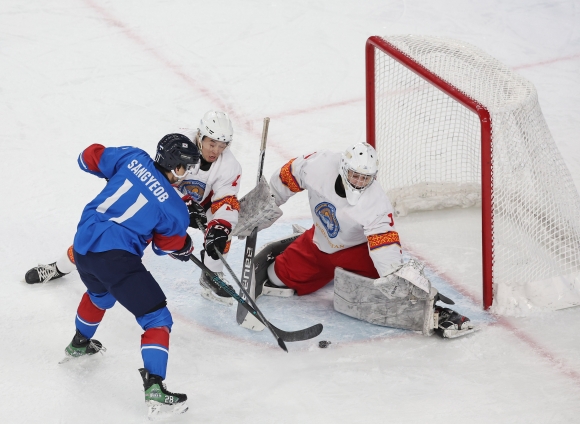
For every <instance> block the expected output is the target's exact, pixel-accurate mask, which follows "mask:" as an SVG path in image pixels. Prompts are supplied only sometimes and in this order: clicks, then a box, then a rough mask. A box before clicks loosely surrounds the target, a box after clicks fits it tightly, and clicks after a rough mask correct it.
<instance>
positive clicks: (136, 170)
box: [127, 159, 169, 203]
mask: <svg viewBox="0 0 580 424" xmlns="http://www.w3.org/2000/svg"><path fill="white" fill-rule="evenodd" d="M127 168H129V169H130V170H131V172H132V173H133V174H135V175H136V176H137V178H139V179H140V180H141V181H142V182H144V183H145V186H146V187H148V188H149V190H150V191H151V192H152V193H153V194H154V195H155V196H156V197H157V200H159V201H160V202H162V203H163V202H165V201H166V200H167V198H168V197H169V194H167V192H166V191H165V188H164V187H163V186H162V185H161V183H160V182H159V181H158V180H157V178H155V177H154V176H153V175H151V172H149V171H148V170H147V168H145V167H144V166H143V164H141V163H140V162H139V161H137V160H136V159H133V160H132V161H131V162H130V163H129V164H128V165H127Z"/></svg>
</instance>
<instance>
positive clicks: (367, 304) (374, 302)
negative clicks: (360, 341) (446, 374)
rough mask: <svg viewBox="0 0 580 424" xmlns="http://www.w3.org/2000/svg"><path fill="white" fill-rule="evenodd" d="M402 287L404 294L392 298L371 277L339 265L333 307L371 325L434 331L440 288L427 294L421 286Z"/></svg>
mask: <svg viewBox="0 0 580 424" xmlns="http://www.w3.org/2000/svg"><path fill="white" fill-rule="evenodd" d="M408 284H409V285H410V286H409V287H408V290H406V291H405V290H403V292H404V293H402V295H401V297H396V298H392V299H389V298H388V297H386V296H385V295H384V294H383V293H382V292H381V291H380V290H379V289H377V288H376V287H375V285H374V280H373V279H371V278H366V277H362V276H360V275H358V274H354V273H352V272H348V271H345V270H344V269H342V268H336V270H335V274H334V309H335V310H337V311H338V312H341V313H343V314H345V315H348V316H350V317H353V318H357V319H360V320H362V321H367V322H370V323H371V324H376V325H383V326H385V327H392V328H401V329H404V330H413V331H421V332H422V333H423V334H424V335H426V336H430V335H431V334H433V325H434V323H433V304H434V299H435V296H436V295H437V290H436V289H435V288H431V290H430V292H429V293H427V292H425V291H423V290H421V289H419V288H418V287H415V286H413V285H412V284H411V283H408Z"/></svg>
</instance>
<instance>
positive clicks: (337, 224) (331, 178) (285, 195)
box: [270, 151, 402, 276]
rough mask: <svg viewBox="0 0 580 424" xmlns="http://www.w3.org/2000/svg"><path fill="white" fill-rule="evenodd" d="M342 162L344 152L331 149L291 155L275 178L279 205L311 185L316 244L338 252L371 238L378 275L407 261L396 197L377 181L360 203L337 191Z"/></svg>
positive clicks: (370, 243) (275, 194)
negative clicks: (393, 202) (395, 210)
mask: <svg viewBox="0 0 580 424" xmlns="http://www.w3.org/2000/svg"><path fill="white" fill-rule="evenodd" d="M339 166H340V153H336V152H331V151H320V152H316V153H312V154H309V155H305V156H301V157H298V158H295V159H292V160H291V161H289V162H288V163H287V164H285V165H284V166H283V167H282V168H280V169H279V170H278V171H276V172H275V173H274V174H273V175H272V178H271V179H270V187H271V189H272V193H273V194H274V197H275V198H276V204H277V205H278V206H280V205H281V204H283V203H285V202H286V201H287V200H288V199H289V198H290V197H291V196H293V195H294V194H296V193H298V192H299V191H302V190H308V200H309V202H310V212H311V213H312V220H313V221H314V226H315V231H314V238H313V240H314V243H315V244H316V246H317V247H318V248H319V249H320V250H321V251H322V252H325V253H334V252H336V251H339V250H343V249H346V248H349V247H352V246H356V245H359V244H362V243H367V244H368V248H369V253H370V256H371V259H372V260H373V263H374V264H375V268H376V269H377V271H378V273H379V275H381V276H384V275H387V274H389V273H391V272H392V271H393V268H396V267H399V266H400V265H401V264H402V252H401V244H400V241H399V234H398V233H397V231H396V229H395V223H394V220H393V207H392V205H391V202H390V201H389V199H388V197H387V195H386V194H385V192H384V191H383V189H382V188H381V186H380V184H379V183H378V181H375V182H373V184H372V185H371V186H370V187H369V188H367V189H366V190H365V191H364V192H363V194H362V196H361V197H360V199H359V201H358V202H357V204H356V205H354V206H352V205H350V204H349V203H348V201H347V200H346V198H343V197H341V196H339V195H338V194H337V193H336V190H335V183H336V179H337V177H338V175H339Z"/></svg>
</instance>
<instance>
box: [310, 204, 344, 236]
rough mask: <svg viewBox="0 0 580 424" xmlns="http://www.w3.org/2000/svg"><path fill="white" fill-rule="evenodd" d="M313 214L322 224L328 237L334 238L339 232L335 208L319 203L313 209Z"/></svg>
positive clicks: (331, 205)
mask: <svg viewBox="0 0 580 424" xmlns="http://www.w3.org/2000/svg"><path fill="white" fill-rule="evenodd" d="M314 213H315V214H316V216H317V217H318V219H320V222H322V225H323V226H324V229H325V230H326V232H327V233H328V237H330V238H335V237H336V236H337V235H338V232H339V231H340V225H339V224H338V219H336V207H335V206H334V205H333V204H332V203H329V202H321V203H319V204H318V205H316V207H315V208H314Z"/></svg>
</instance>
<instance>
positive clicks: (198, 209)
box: [183, 195, 207, 231]
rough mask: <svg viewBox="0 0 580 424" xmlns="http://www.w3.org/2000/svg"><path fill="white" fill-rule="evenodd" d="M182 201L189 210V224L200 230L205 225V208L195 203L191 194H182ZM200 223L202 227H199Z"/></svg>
mask: <svg viewBox="0 0 580 424" xmlns="http://www.w3.org/2000/svg"><path fill="white" fill-rule="evenodd" d="M183 201H184V202H185V205H186V206H187V210H188V212H189V226H190V227H191V228H195V229H198V230H202V231H203V229H204V228H205V227H206V226H207V216H206V214H205V209H204V208H203V206H201V205H200V204H199V203H197V202H196V201H195V200H193V198H192V197H191V196H189V195H188V196H184V197H183ZM200 225H201V227H202V228H199V226H200Z"/></svg>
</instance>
